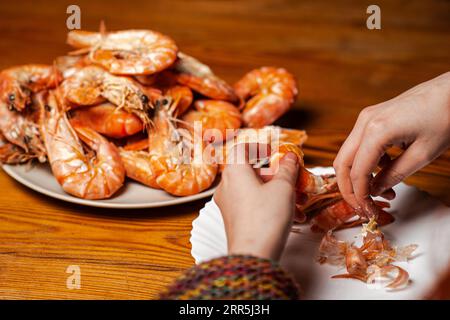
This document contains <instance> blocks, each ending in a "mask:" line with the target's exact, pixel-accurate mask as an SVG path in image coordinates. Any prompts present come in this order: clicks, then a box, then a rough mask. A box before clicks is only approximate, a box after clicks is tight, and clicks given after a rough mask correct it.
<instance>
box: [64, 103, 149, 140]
mask: <svg viewBox="0 0 450 320" xmlns="http://www.w3.org/2000/svg"><path fill="white" fill-rule="evenodd" d="M70 123H71V124H72V125H75V124H76V125H78V126H82V127H89V128H91V129H93V130H95V131H97V132H98V133H101V134H103V135H105V136H107V137H111V138H116V139H120V138H125V137H128V136H131V135H134V134H136V133H138V132H142V131H143V130H144V126H143V124H142V121H141V120H140V119H139V118H138V117H137V116H136V115H134V114H132V113H128V112H126V111H125V110H123V109H119V108H117V107H116V106H115V105H113V104H111V103H108V102H105V103H103V104H100V105H96V106H92V107H86V108H78V109H75V110H73V111H72V113H71V118H70Z"/></svg>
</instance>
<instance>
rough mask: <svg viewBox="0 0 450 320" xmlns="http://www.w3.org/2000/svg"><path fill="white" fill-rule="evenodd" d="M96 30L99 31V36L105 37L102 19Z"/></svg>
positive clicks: (104, 26)
mask: <svg viewBox="0 0 450 320" xmlns="http://www.w3.org/2000/svg"><path fill="white" fill-rule="evenodd" d="M98 30H99V32H100V34H101V35H102V36H104V35H106V25H105V20H103V19H102V20H101V21H100V26H99V28H98Z"/></svg>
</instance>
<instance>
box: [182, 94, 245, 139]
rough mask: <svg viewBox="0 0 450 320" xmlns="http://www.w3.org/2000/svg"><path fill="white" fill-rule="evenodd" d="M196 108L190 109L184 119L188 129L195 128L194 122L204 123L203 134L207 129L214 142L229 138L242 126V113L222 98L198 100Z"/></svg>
mask: <svg viewBox="0 0 450 320" xmlns="http://www.w3.org/2000/svg"><path fill="white" fill-rule="evenodd" d="M194 107H195V110H190V111H188V112H187V113H186V114H185V115H184V116H183V117H182V120H183V121H184V122H185V123H186V124H187V126H185V127H187V128H188V129H191V130H193V129H194V123H195V122H196V121H198V122H199V123H201V124H202V130H203V135H204V136H205V133H206V132H207V130H210V132H209V134H210V136H211V139H214V142H220V141H224V140H228V139H229V138H231V137H233V136H234V135H235V132H236V130H237V129H239V128H240V127H241V113H240V112H239V110H238V109H237V108H236V107H235V106H234V105H233V104H231V103H229V102H227V101H221V100H197V101H195V103H194Z"/></svg>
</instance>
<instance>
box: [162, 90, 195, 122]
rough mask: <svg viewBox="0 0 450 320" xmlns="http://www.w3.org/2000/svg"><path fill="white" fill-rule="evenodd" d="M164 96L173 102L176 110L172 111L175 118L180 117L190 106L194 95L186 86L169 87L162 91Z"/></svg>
mask: <svg viewBox="0 0 450 320" xmlns="http://www.w3.org/2000/svg"><path fill="white" fill-rule="evenodd" d="M164 94H165V95H166V96H169V97H171V98H172V99H173V101H175V103H176V109H175V111H174V115H175V116H181V115H182V114H183V113H185V112H186V110H187V109H188V108H189V107H190V106H191V104H192V101H193V100H194V95H193V94H192V91H191V89H189V87H186V86H176V85H175V86H170V87H167V88H166V89H165V90H164Z"/></svg>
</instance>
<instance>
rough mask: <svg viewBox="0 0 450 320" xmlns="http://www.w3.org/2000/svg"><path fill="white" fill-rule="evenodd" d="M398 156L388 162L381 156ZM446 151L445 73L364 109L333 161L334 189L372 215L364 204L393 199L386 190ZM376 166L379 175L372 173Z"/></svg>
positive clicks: (449, 115)
mask: <svg viewBox="0 0 450 320" xmlns="http://www.w3.org/2000/svg"><path fill="white" fill-rule="evenodd" d="M394 145H395V146H399V147H401V148H403V149H404V152H403V153H402V154H401V155H400V156H399V157H397V158H396V159H395V160H391V159H390V158H389V156H388V155H387V154H385V152H386V150H387V149H388V148H389V147H391V146H394ZM449 146H450V72H447V73H445V74H443V75H441V76H439V77H437V78H435V79H432V80H430V81H427V82H424V83H422V84H420V85H418V86H416V87H414V88H412V89H410V90H408V91H406V92H404V93H403V94H401V95H399V96H398V97H395V98H393V99H391V100H389V101H386V102H383V103H380V104H377V105H375V106H371V107H367V108H365V109H364V110H362V111H361V113H360V114H359V117H358V120H357V121H356V124H355V126H354V128H353V130H352V132H351V133H350V135H349V136H348V138H347V140H346V141H345V142H344V144H343V145H342V147H341V149H340V150H339V153H338V155H337V157H336V159H335V161H334V164H333V166H334V168H335V170H336V176H337V181H338V185H339V189H340V191H341V193H342V195H343V197H344V199H345V200H346V201H347V202H348V203H349V204H350V205H352V206H353V207H354V208H355V209H359V210H362V211H364V212H365V213H366V214H368V215H373V214H374V213H375V212H376V211H375V208H374V203H373V201H372V200H371V198H370V195H373V196H378V195H381V196H384V197H385V198H387V199H392V198H394V197H395V193H394V192H393V190H392V189H391V188H392V187H393V186H395V185H396V184H397V183H399V182H401V181H402V180H403V179H405V178H406V177H408V176H409V175H411V174H413V173H414V172H416V171H417V170H419V169H421V168H422V167H424V166H425V165H427V164H428V163H430V162H431V161H432V160H434V159H435V158H436V157H438V156H439V155H440V154H442V153H443V152H444V151H445V150H447V148H448V147H449ZM377 165H379V166H380V167H381V170H380V172H379V173H378V174H377V175H376V176H375V177H373V176H372V172H373V171H374V170H375V168H376V167H377Z"/></svg>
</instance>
